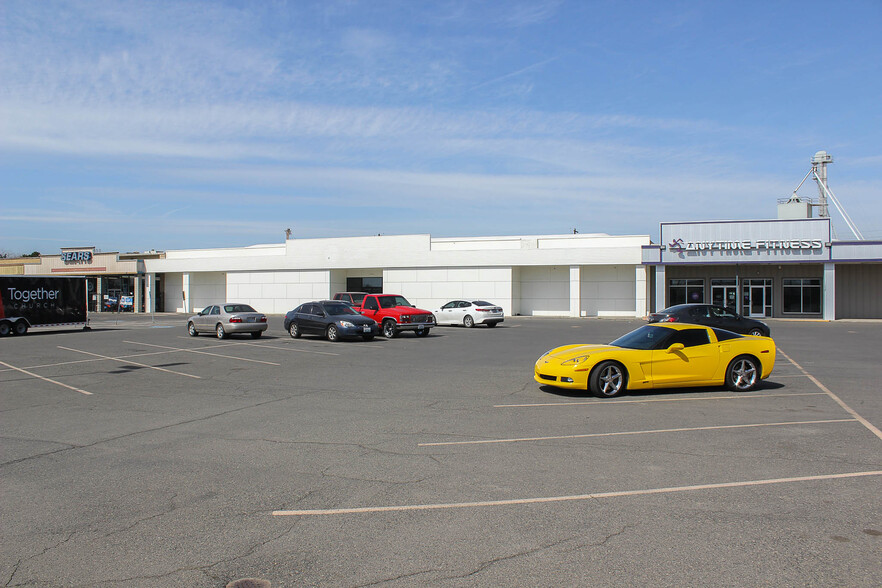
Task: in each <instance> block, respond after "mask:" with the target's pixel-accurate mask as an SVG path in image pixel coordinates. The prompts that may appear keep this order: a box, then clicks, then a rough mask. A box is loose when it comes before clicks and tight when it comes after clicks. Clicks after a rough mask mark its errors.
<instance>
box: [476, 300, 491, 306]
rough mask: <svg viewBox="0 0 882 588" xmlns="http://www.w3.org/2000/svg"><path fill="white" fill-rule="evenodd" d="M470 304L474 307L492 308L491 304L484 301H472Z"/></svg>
mask: <svg viewBox="0 0 882 588" xmlns="http://www.w3.org/2000/svg"><path fill="white" fill-rule="evenodd" d="M472 304H474V305H475V306H493V305H492V304H491V303H489V302H487V301H486V300H474V301H472Z"/></svg>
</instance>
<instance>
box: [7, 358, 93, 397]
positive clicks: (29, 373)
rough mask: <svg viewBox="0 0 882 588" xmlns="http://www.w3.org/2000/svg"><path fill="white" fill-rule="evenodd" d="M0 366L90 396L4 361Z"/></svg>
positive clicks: (89, 393) (85, 392)
mask: <svg viewBox="0 0 882 588" xmlns="http://www.w3.org/2000/svg"><path fill="white" fill-rule="evenodd" d="M0 365H5V366H6V367H8V368H9V369H11V370H15V371H17V372H21V373H23V374H26V375H28V376H31V377H33V378H37V379H38V380H43V381H44V382H49V383H50V384H57V385H58V386H61V387H63V388H67V389H68V390H73V391H74V392H79V393H80V394H85V395H86V396H91V395H92V393H91V392H87V391H85V390H80V389H79V388H74V387H73V386H68V385H67V384H65V383H63V382H59V381H57V380H53V379H51V378H44V377H43V376H41V375H39V374H35V373H34V372H29V371H28V370H25V369H22V368H19V367H15V366H14V365H10V364H8V363H6V362H5V361H0Z"/></svg>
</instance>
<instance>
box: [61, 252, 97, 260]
mask: <svg viewBox="0 0 882 588" xmlns="http://www.w3.org/2000/svg"><path fill="white" fill-rule="evenodd" d="M61 261H63V262H64V263H92V252H91V251H62V252H61Z"/></svg>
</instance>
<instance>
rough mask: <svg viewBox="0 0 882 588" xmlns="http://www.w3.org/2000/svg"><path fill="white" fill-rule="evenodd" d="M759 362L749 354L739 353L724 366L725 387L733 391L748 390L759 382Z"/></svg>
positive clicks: (760, 372)
mask: <svg viewBox="0 0 882 588" xmlns="http://www.w3.org/2000/svg"><path fill="white" fill-rule="evenodd" d="M761 374H762V371H761V368H760V362H758V361H757V360H756V358H755V357H751V356H749V355H739V356H738V357H736V358H735V359H733V360H732V362H731V363H730V364H729V367H727V368H726V388H728V389H729V390H732V391H733V392H750V391H751V390H753V389H754V388H756V386H757V384H759V382H760V375H761Z"/></svg>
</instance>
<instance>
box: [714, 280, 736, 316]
mask: <svg viewBox="0 0 882 588" xmlns="http://www.w3.org/2000/svg"><path fill="white" fill-rule="evenodd" d="M711 304H715V305H717V306H723V307H725V308H729V309H731V310H733V311H735V312H737V309H738V281H737V280H735V279H731V278H720V279H713V280H711Z"/></svg>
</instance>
